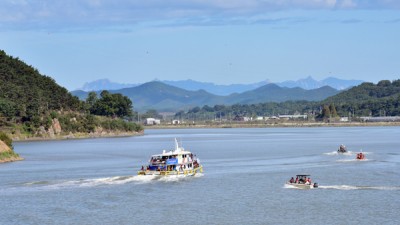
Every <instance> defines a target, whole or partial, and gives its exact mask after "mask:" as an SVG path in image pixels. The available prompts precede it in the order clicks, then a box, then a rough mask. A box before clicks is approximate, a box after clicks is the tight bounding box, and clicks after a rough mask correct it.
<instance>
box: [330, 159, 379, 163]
mask: <svg viewBox="0 0 400 225" xmlns="http://www.w3.org/2000/svg"><path fill="white" fill-rule="evenodd" d="M368 161H371V159H338V160H336V162H344V163H346V162H368Z"/></svg>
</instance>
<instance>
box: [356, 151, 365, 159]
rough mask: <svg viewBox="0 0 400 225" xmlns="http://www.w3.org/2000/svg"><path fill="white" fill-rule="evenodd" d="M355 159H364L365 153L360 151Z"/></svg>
mask: <svg viewBox="0 0 400 225" xmlns="http://www.w3.org/2000/svg"><path fill="white" fill-rule="evenodd" d="M356 159H358V160H364V159H365V154H364V153H362V152H360V153H357V156H356Z"/></svg>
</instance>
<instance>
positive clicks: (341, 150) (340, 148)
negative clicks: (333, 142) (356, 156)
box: [337, 145, 347, 153]
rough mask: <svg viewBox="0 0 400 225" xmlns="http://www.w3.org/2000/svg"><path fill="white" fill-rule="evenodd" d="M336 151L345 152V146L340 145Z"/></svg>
mask: <svg viewBox="0 0 400 225" xmlns="http://www.w3.org/2000/svg"><path fill="white" fill-rule="evenodd" d="M337 152H338V153H346V152H347V148H346V146H345V145H340V146H339V149H338V150H337Z"/></svg>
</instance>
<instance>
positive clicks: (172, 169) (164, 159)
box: [138, 138, 203, 176]
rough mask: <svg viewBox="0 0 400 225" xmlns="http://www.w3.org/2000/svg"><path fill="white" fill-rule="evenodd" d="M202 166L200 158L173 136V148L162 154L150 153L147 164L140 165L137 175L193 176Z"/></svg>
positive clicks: (201, 169) (201, 170) (200, 170)
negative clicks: (180, 144)
mask: <svg viewBox="0 0 400 225" xmlns="http://www.w3.org/2000/svg"><path fill="white" fill-rule="evenodd" d="M202 172H203V166H202V165H201V164H200V160H199V159H198V158H197V157H196V155H194V154H193V153H191V152H190V151H186V150H185V149H184V148H183V147H182V146H179V143H178V141H177V140H176V138H175V149H174V150H170V151H166V150H163V153H162V154H157V155H152V156H151V158H150V160H149V164H148V165H147V166H146V167H145V166H142V168H141V170H140V171H138V175H160V176H168V175H185V176H193V175H195V174H196V173H202Z"/></svg>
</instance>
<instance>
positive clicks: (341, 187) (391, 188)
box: [318, 185, 400, 191]
mask: <svg viewBox="0 0 400 225" xmlns="http://www.w3.org/2000/svg"><path fill="white" fill-rule="evenodd" d="M318 188H319V189H336V190H382V191H400V187H399V186H352V185H330V186H324V185H320V186H319V187H318Z"/></svg>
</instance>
